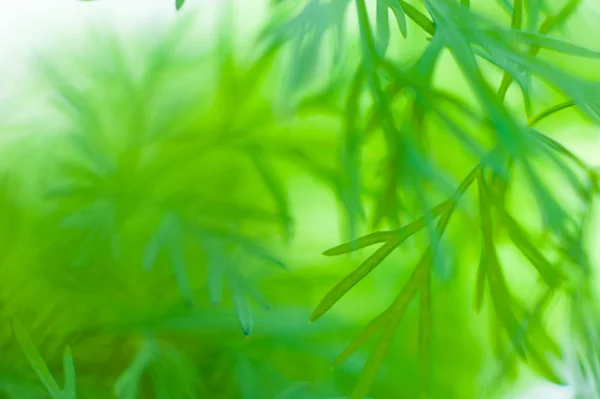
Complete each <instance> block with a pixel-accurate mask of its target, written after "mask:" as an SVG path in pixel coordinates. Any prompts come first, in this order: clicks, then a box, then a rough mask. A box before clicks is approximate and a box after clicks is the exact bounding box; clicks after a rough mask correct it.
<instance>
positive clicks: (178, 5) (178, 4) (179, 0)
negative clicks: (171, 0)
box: [175, 0, 185, 10]
mask: <svg viewBox="0 0 600 399" xmlns="http://www.w3.org/2000/svg"><path fill="white" fill-rule="evenodd" d="M183 3H185V0H175V8H176V9H177V10H179V9H181V7H183Z"/></svg>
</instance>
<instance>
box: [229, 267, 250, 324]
mask: <svg viewBox="0 0 600 399" xmlns="http://www.w3.org/2000/svg"><path fill="white" fill-rule="evenodd" d="M230 286H231V296H232V298H233V304H234V306H235V311H236V313H237V316H238V321H239V323H240V327H241V328H242V331H243V332H244V334H245V335H247V336H248V335H250V334H251V333H252V330H253V328H254V315H253V312H252V305H251V304H250V300H249V298H248V296H247V293H246V292H244V290H243V288H242V286H241V283H240V282H239V281H237V280H236V279H235V278H232V279H230Z"/></svg>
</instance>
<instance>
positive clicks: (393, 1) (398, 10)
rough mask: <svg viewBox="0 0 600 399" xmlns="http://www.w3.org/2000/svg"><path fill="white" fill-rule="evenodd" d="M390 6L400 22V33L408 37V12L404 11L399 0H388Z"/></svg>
mask: <svg viewBox="0 0 600 399" xmlns="http://www.w3.org/2000/svg"><path fill="white" fill-rule="evenodd" d="M388 2H389V5H390V8H391V9H392V12H393V13H394V16H395V17H396V21H397V22H398V27H399V28H400V34H401V35H402V37H404V38H406V36H407V35H408V29H407V24H406V14H405V13H404V9H403V8H402V5H401V4H400V2H398V0H388Z"/></svg>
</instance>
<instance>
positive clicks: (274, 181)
mask: <svg viewBox="0 0 600 399" xmlns="http://www.w3.org/2000/svg"><path fill="white" fill-rule="evenodd" d="M249 154H250V158H251V159H252V163H253V164H254V167H255V168H256V170H257V171H258V173H259V174H260V176H261V178H262V179H263V181H264V183H265V185H266V186H267V188H268V190H269V192H270V194H271V196H272V197H273V200H274V202H275V206H276V208H277V212H278V213H279V217H280V218H281V222H282V224H283V232H284V237H285V238H286V239H287V240H290V239H291V236H292V228H293V226H292V217H291V213H290V209H289V201H288V198H287V192H286V189H285V187H284V186H283V182H282V181H281V179H280V178H279V176H277V174H276V172H275V170H273V167H272V166H270V165H267V162H266V155H265V154H264V153H263V152H262V151H261V150H260V149H258V148H256V147H253V148H251V149H250V150H249Z"/></svg>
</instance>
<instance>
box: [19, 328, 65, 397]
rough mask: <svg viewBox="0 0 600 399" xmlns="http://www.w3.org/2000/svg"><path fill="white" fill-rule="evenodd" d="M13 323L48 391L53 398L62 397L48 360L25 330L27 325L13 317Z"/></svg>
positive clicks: (30, 362)
mask: <svg viewBox="0 0 600 399" xmlns="http://www.w3.org/2000/svg"><path fill="white" fill-rule="evenodd" d="M11 325H12V329H13V332H14V334H15V337H16V338H17V341H18V342H19V345H20V346H21V349H22V350H23V353H24V354H25V357H27V360H28V361H29V364H30V365H31V367H32V368H33V370H34V371H35V373H36V374H37V376H38V378H39V379H40V381H41V382H42V384H43V385H44V387H45V388H46V390H47V391H48V393H50V396H51V397H52V399H61V396H62V391H61V389H60V388H59V386H58V384H57V383H56V380H55V379H54V377H53V376H52V373H50V370H49V369H48V366H47V365H46V362H45V361H44V359H42V356H41V355H40V352H39V351H38V349H37V348H36V346H35V344H34V343H33V341H32V340H31V337H30V336H29V334H28V333H27V331H26V330H25V327H23V324H21V322H20V321H18V320H17V319H12V322H11Z"/></svg>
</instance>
